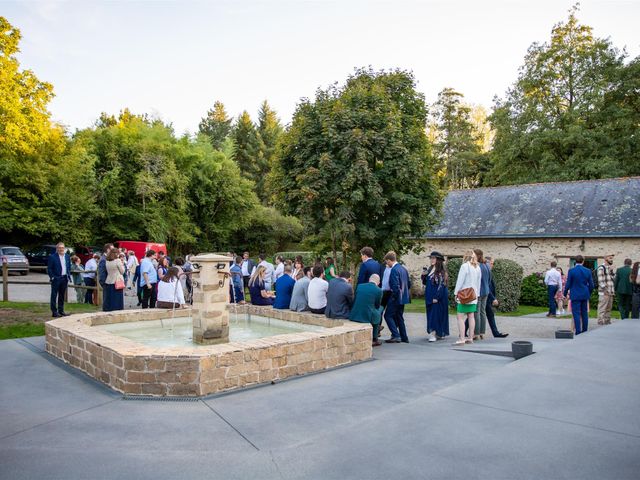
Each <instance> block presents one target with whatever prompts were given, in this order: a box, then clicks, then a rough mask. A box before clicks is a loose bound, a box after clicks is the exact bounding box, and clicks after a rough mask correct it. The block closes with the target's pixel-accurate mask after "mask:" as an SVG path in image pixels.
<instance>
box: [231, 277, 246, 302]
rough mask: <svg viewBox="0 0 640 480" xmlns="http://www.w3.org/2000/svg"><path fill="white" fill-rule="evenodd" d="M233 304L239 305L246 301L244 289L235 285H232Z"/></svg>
mask: <svg viewBox="0 0 640 480" xmlns="http://www.w3.org/2000/svg"><path fill="white" fill-rule="evenodd" d="M231 285H232V287H231V299H230V300H231V303H239V302H243V301H244V292H243V291H242V287H240V286H238V285H236V284H235V283H233V282H232V283H231Z"/></svg>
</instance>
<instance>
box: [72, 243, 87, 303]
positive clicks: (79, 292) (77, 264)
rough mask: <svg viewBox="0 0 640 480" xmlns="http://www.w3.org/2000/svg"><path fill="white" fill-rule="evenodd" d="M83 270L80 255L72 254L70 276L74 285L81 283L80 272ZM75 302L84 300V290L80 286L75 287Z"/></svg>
mask: <svg viewBox="0 0 640 480" xmlns="http://www.w3.org/2000/svg"><path fill="white" fill-rule="evenodd" d="M83 272H84V267H83V266H82V261H81V260H80V257H78V256H76V255H74V256H72V257H71V278H72V279H73V284H74V285H83V281H82V280H83V279H82V273H83ZM75 291H76V303H82V301H83V300H84V290H83V289H82V288H76V289H75Z"/></svg>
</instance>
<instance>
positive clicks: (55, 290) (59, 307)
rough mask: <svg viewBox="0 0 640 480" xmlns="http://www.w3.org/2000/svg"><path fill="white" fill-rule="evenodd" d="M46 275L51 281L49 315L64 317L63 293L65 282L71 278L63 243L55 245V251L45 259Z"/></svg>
mask: <svg viewBox="0 0 640 480" xmlns="http://www.w3.org/2000/svg"><path fill="white" fill-rule="evenodd" d="M47 275H49V282H50V283H51V301H50V304H51V315H52V316H53V317H66V316H67V315H68V314H67V313H65V311H64V294H65V293H66V291H67V284H68V283H69V281H70V280H71V259H70V258H69V255H68V254H67V253H66V252H65V248H64V243H62V242H60V243H58V244H57V245H56V251H55V253H52V254H51V255H49V259H48V260H47Z"/></svg>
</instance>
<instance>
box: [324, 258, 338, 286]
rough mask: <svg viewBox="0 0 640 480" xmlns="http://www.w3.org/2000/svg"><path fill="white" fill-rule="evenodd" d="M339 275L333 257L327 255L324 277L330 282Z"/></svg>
mask: <svg viewBox="0 0 640 480" xmlns="http://www.w3.org/2000/svg"><path fill="white" fill-rule="evenodd" d="M337 277H338V274H337V273H336V266H335V265H334V262H333V258H331V257H327V263H326V266H325V269H324V279H325V280H326V281H327V282H330V281H331V280H333V279H334V278H337Z"/></svg>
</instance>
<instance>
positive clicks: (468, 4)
mask: <svg viewBox="0 0 640 480" xmlns="http://www.w3.org/2000/svg"><path fill="white" fill-rule="evenodd" d="M572 4H573V1H564V0H556V1H549V0H540V1H531V0H528V1H515V0H511V1H507V0H502V1H488V0H487V1H480V0H475V1H424V0H423V1H417V0H414V1H411V0H396V1H382V0H380V1H376V0H374V1H357V0H343V1H329V0H327V1H325V0H315V1H307V0H297V1H293V0H290V1H279V0H271V1H261V0H247V1H241V0H237V1H157V0H153V1H152V0H146V1H135V2H134V1H89V0H85V1H73V0H70V1H56V0H50V1H29V0H21V1H14V0H0V15H3V16H5V17H7V18H8V20H9V21H10V22H11V23H12V24H13V25H14V26H16V27H18V28H20V30H21V32H22V35H23V41H22V43H21V50H22V52H21V54H20V55H19V60H20V62H21V64H22V66H23V67H24V68H30V69H32V70H33V71H35V73H36V74H37V76H38V77H39V78H40V79H42V80H46V81H49V82H51V83H52V84H53V85H54V88H55V93H56V98H55V99H54V100H53V102H52V103H51V106H50V110H51V112H52V113H53V117H54V119H55V120H57V121H59V122H61V123H63V124H65V125H67V126H68V127H69V128H70V129H71V130H75V129H76V128H83V127H86V126H89V125H91V124H92V123H93V122H94V121H95V119H96V118H97V117H98V116H99V114H100V112H102V111H106V112H109V113H117V112H118V111H119V110H120V109H122V108H124V107H129V108H130V109H131V110H132V111H134V112H136V113H149V114H152V115H155V116H158V117H160V118H162V119H163V120H164V121H167V122H172V123H173V125H174V127H175V129H176V131H177V132H178V133H182V132H185V131H191V132H193V131H195V130H196V129H197V126H198V122H199V121H200V118H201V117H202V116H204V114H205V113H206V111H207V109H208V108H210V107H211V106H212V105H213V102H214V101H215V100H220V101H222V102H223V103H224V104H225V106H226V107H227V110H228V111H229V113H230V114H231V115H233V116H237V115H238V114H239V113H241V112H242V110H245V109H246V110H248V111H249V113H250V114H251V116H252V117H253V118H255V116H256V112H257V110H258V107H259V105H260V103H261V102H262V101H263V100H264V99H267V100H268V101H269V103H270V104H271V105H272V106H273V107H274V108H275V109H276V110H277V112H278V114H279V116H280V118H281V119H282V120H283V122H284V123H287V122H289V121H290V119H291V115H292V113H293V111H294V110H295V106H296V103H297V102H298V101H299V99H300V98H301V97H312V96H313V95H314V92H315V90H316V89H317V88H318V87H326V86H327V85H329V84H331V83H333V82H336V81H337V82H340V83H342V82H343V81H344V79H345V78H346V77H347V75H349V74H350V73H351V72H353V70H354V68H355V67H360V66H368V65H371V66H373V67H374V68H376V69H381V68H394V67H400V68H404V69H409V70H412V71H413V72H414V74H415V76H416V79H417V81H418V88H419V90H420V91H422V92H424V93H425V95H426V98H427V100H428V101H433V100H435V98H436V96H437V93H438V92H439V91H440V90H441V89H442V88H444V87H454V88H456V89H458V90H459V91H461V92H462V93H464V95H465V97H466V99H467V101H469V102H471V103H476V104H482V105H485V106H486V107H490V106H491V104H492V99H493V97H494V95H503V94H504V92H505V90H506V89H507V88H508V86H509V85H510V84H511V83H512V82H513V81H514V80H515V78H516V76H517V70H518V67H519V66H520V65H521V64H522V62H523V58H524V55H525V53H526V50H527V48H528V47H529V45H531V43H532V42H534V41H538V42H544V41H546V40H547V39H548V38H549V35H550V31H551V28H552V26H553V25H554V24H555V23H557V22H558V21H561V20H564V19H565V18H566V17H567V11H568V10H569V8H570V7H571V5H572ZM579 18H580V20H581V21H582V23H586V24H588V25H591V26H592V27H594V29H595V34H596V35H597V36H601V37H610V38H611V40H612V42H613V44H614V45H615V46H617V47H620V48H622V47H625V46H626V48H627V51H628V53H629V54H630V56H632V57H633V56H637V55H639V54H640V36H639V35H638V33H637V32H638V31H639V30H638V24H639V23H640V22H639V21H640V1H637V0H636V1H630V0H626V1H613V0H611V1H586V0H583V1H582V2H581V11H580V13H579Z"/></svg>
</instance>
